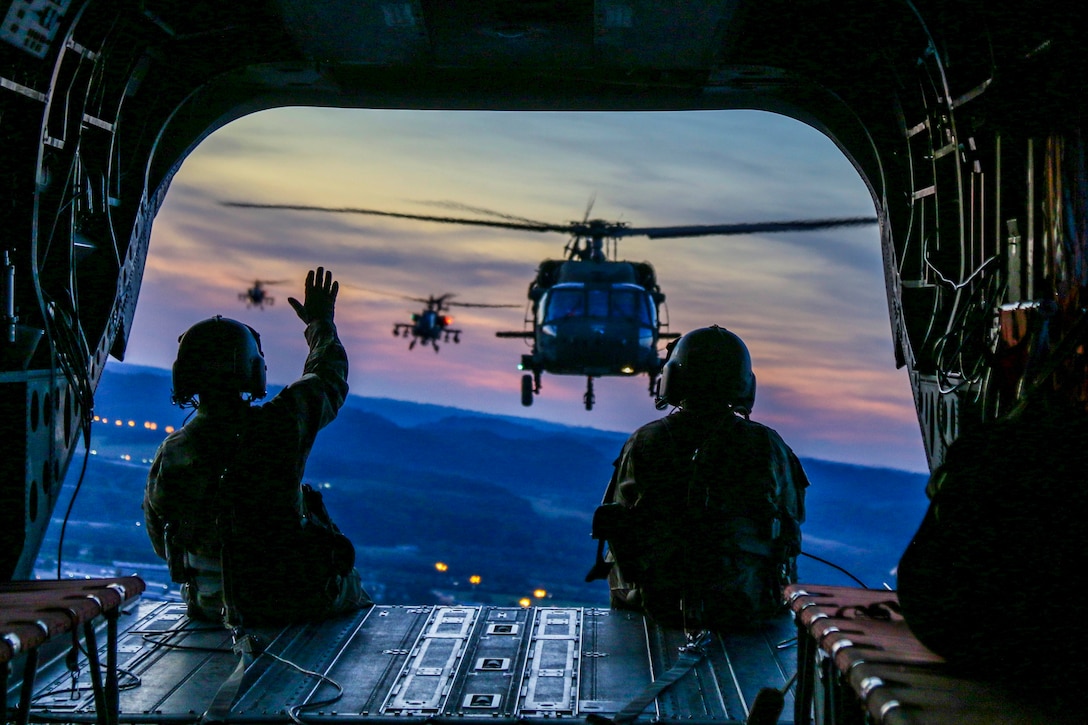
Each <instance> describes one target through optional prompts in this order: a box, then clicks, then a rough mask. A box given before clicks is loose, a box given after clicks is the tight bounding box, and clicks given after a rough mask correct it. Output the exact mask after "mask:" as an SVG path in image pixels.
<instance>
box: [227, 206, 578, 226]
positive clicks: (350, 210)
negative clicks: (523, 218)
mask: <svg viewBox="0 0 1088 725" xmlns="http://www.w3.org/2000/svg"><path fill="white" fill-rule="evenodd" d="M219 203H220V204H221V205H222V206H233V207H240V208H244V209H283V210H286V211H321V212H326V213H330V214H365V215H369V216H384V217H393V218H395V219H416V220H419V221H425V222H439V223H441V224H469V225H474V226H479V227H493V228H497V229H519V230H522V231H527V232H570V230H571V225H570V224H544V223H540V222H513V221H505V222H503V221H495V220H491V219H467V218H461V217H445V216H432V215H429V214H407V213H401V212H393V211H380V210H378V209H360V208H357V207H329V206H309V205H306V204H256V203H250V202H244V201H221V202H219Z"/></svg>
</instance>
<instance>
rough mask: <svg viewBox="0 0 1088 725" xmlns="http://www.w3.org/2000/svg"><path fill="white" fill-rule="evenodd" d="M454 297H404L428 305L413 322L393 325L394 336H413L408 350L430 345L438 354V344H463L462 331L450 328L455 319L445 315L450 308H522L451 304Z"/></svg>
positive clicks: (416, 314) (413, 318)
mask: <svg viewBox="0 0 1088 725" xmlns="http://www.w3.org/2000/svg"><path fill="white" fill-rule="evenodd" d="M453 296H454V295H453V294H452V293H450V292H447V293H446V294H444V295H440V296H438V297H434V296H433V295H432V296H428V297H425V298H424V297H404V299H407V300H412V301H414V302H422V303H424V304H425V305H427V306H426V307H425V308H424V309H423V310H422V311H421V312H418V313H414V314H413V315H412V321H411V322H396V323H394V324H393V334H394V335H399V336H401V337H408V336H409V335H411V337H412V341H411V342H410V343H408V349H409V350H411V349H413V348H414V347H415V346H416V344H417V343H419V344H420V345H422V346H423V347H427V346H428V345H430V346H431V348H433V349H434V351H435V352H438V342H439V340H442V341H443V342H449V341H450V340H452V341H453V342H454V343H460V342H461V330H457V329H454V328H452V327H450V325H452V324H453V317H451V316H450V315H447V314H444V313H445V312H447V311H448V310H449V308H450V307H453V306H456V307H520V306H521V305H488V304H482V303H477V302H450V298H451V297H453Z"/></svg>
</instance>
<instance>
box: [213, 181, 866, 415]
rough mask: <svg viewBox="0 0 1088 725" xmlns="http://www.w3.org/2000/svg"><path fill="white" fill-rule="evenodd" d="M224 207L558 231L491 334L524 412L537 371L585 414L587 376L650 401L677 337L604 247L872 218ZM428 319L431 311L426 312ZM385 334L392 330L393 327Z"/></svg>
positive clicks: (641, 270) (636, 269) (644, 267)
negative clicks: (502, 327) (620, 379)
mask: <svg viewBox="0 0 1088 725" xmlns="http://www.w3.org/2000/svg"><path fill="white" fill-rule="evenodd" d="M221 203H222V204H224V205H225V206H236V207H248V208H257V209H285V210H295V211H320V212H327V213H341V214H366V215H373V216H384V217H393V218H398V219H414V220H420V221H431V222H438V223H442V224H467V225H474V226H484V227H497V228H502V229H516V230H520V231H530V232H560V233H564V234H568V235H569V236H570V239H569V241H568V242H567V245H566V247H565V249H564V252H565V254H566V258H565V259H546V260H544V261H542V262H541V263H540V265H539V267H537V272H536V277H535V279H533V281H532V282H531V283H530V284H529V291H528V297H529V300H530V302H531V303H532V305H531V311H530V313H529V314H528V315H527V316H526V319H525V325H526V329H524V330H520V331H500V332H497V333H495V334H496V335H497V336H498V337H507V338H524V339H526V340H529V341H531V342H530V344H531V351H530V352H529V353H528V354H526V355H522V356H521V363H520V364H519V365H518V367H519V369H521V370H523V371H525V374H524V375H522V378H521V403H522V405H525V406H529V405H532V403H533V396H534V395H537V394H539V393H540V387H541V386H540V382H541V375H542V374H543V373H545V372H547V373H552V374H555V375H584V376H585V377H586V391H585V394H584V395H583V397H582V400H583V402H584V404H585V408H586V410H592V409H593V405H594V402H595V400H596V397H595V394H594V391H593V379H594V378H597V377H602V376H632V375H638V374H641V373H646V374H647V375H648V376H649V390H650V395H651V396H655V395H656V393H657V384H658V377H659V375H660V373H661V368H662V366H663V364H664V362H665V358H663V357H661V356H660V352H659V350H658V343H659V341H660V340H669V339H675V338H677V337H679V334H678V333H673V332H668V331H666V330H663V329H662V328H663V327H668V323H667V322H662V320H661V315H660V312H661V309H660V308H661V305H662V304H663V303H664V301H665V294H664V293H663V292H662V291H661V289H660V287H659V286H658V284H657V277H656V273H655V272H654V268H653V266H651V265H650V264H649V263H648V262H628V261H624V260H616V259H614V258H612V259H610V258H609V256H610V255H609V253H608V252H607V251H606V248H605V247H606V244H605V243H606V241H607V242H611V245H610V247H611V256H612V257H615V253H616V246H617V242H618V240H619V239H620V238H621V237H631V236H644V237H648V238H650V239H676V238H682V237H700V236H719V235H720V236H731V235H738V234H758V233H777V232H792V231H808V230H814V229H830V228H835V227H847V226H861V225H869V224H876V222H877V220H876V218H871V217H854V218H836V219H801V220H793V221H780V222H754V223H741V224H706V225H686V226H672V227H631V226H630V225H628V224H627V223H625V222H610V221H605V220H602V219H590V218H589V213H590V210H591V208H592V205H593V201H592V200H590V203H589V205H588V206H587V207H586V212H585V215H584V217H583V219H582V221H580V222H577V221H575V222H567V223H561V224H552V223H548V222H539V221H533V220H532V219H526V218H523V217H517V216H512V215H509V214H503V213H501V212H495V211H491V210H489V209H482V208H480V207H473V206H468V205H465V204H459V203H452V202H439V203H438V205H439V206H444V207H447V208H452V209H458V210H462V211H468V212H473V213H477V214H485V215H489V216H493V217H497V219H473V218H462V217H449V216H432V215H425V214H407V213H400V212H388V211H380V210H375V209H358V208H352V207H345V208H334V207H320V206H304V205H291V204H253V203H245V202H221ZM435 314H438V313H435ZM394 332H395V331H394Z"/></svg>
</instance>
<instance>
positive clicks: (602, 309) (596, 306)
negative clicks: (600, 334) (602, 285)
mask: <svg viewBox="0 0 1088 725" xmlns="http://www.w3.org/2000/svg"><path fill="white" fill-rule="evenodd" d="M608 297H609V292H608V290H606V289H591V290H586V302H587V303H588V304H587V305H586V315H587V316H588V317H608V313H609V312H610V310H609V306H608Z"/></svg>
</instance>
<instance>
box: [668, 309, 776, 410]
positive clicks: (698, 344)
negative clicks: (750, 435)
mask: <svg viewBox="0 0 1088 725" xmlns="http://www.w3.org/2000/svg"><path fill="white" fill-rule="evenodd" d="M755 400H756V376H755V374H754V373H753V372H752V358H751V356H750V355H749V354H748V347H747V346H746V345H745V344H744V341H743V340H741V339H740V338H739V337H737V336H736V335H735V334H733V333H732V332H730V331H729V330H727V329H725V328H724V327H718V326H717V325H712V326H710V327H702V328H699V329H698V330H692V331H691V332H688V333H686V334H685V335H684V336H683V337H681V338H680V339H678V340H677V341H676V342H674V343H672V344H671V345H670V346H669V354H668V356H667V357H666V359H665V365H664V367H663V368H662V370H661V381H660V384H659V386H658V393H657V398H656V401H655V403H656V406H657V409H658V410H663V409H664V408H666V407H668V406H670V405H680V406H683V407H685V408H700V409H702V408H707V409H710V408H723V407H729V408H732V409H733V410H735V411H736V412H738V413H741V414H742V415H748V414H749V413H750V412H751V411H752V406H753V405H754V404H755Z"/></svg>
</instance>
